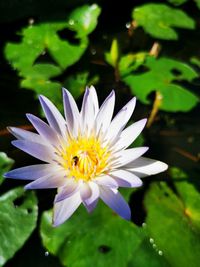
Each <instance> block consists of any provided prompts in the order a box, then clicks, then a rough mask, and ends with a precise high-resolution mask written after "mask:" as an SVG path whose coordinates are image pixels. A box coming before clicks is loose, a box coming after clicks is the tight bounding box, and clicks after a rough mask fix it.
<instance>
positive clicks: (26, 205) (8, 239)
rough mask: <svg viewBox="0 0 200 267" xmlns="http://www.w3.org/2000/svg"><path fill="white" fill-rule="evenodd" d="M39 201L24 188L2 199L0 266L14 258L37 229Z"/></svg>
mask: <svg viewBox="0 0 200 267" xmlns="http://www.w3.org/2000/svg"><path fill="white" fill-rule="evenodd" d="M36 221H37V199H36V197H35V195H34V194H33V192H25V191H24V189H23V188H16V189H13V190H10V191H8V192H7V193H5V194H4V195H2V196H1V197H0V226H1V227H0V240H1V242H0V266H3V265H4V263H5V262H6V261H7V260H8V259H10V258H12V257H13V256H14V254H15V253H16V251H17V250H19V249H20V248H21V247H22V246H23V245H24V243H25V242H26V240H27V239H28V238H29V236H30V235H31V233H32V231H33V230H34V229H35V226H36Z"/></svg>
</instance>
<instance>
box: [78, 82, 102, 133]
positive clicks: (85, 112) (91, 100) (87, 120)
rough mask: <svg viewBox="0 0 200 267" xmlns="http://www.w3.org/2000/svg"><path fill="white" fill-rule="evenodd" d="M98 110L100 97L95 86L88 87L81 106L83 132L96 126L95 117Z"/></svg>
mask: <svg viewBox="0 0 200 267" xmlns="http://www.w3.org/2000/svg"><path fill="white" fill-rule="evenodd" d="M97 111H98V99H97V95H96V91H95V89H94V87H90V88H86V90H85V94H84V97H83V104H82V108H81V122H82V132H84V131H85V130H86V129H87V130H88V131H89V132H90V130H91V129H92V128H93V126H94V121H95V117H96V114H97Z"/></svg>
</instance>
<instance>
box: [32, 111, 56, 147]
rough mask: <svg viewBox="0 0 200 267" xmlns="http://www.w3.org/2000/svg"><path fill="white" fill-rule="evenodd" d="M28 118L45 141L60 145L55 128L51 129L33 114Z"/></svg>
mask: <svg viewBox="0 0 200 267" xmlns="http://www.w3.org/2000/svg"><path fill="white" fill-rule="evenodd" d="M27 118H28V119H29V121H30V122H31V123H32V125H33V126H34V128H35V129H36V130H37V132H38V133H39V134H40V135H41V136H42V137H43V138H44V139H45V140H47V142H49V143H51V144H53V145H58V144H59V139H58V135H57V133H56V132H55V131H54V130H53V128H51V127H49V125H48V124H46V123H45V122H44V121H42V120H41V119H39V118H37V117H36V116H34V115H32V114H27Z"/></svg>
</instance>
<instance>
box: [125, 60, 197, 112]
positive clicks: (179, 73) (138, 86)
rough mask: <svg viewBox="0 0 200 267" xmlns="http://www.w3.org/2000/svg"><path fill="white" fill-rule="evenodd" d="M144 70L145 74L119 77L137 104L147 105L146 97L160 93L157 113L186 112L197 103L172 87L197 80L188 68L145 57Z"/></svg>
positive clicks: (194, 97)
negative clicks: (159, 104) (159, 110)
mask: <svg viewBox="0 0 200 267" xmlns="http://www.w3.org/2000/svg"><path fill="white" fill-rule="evenodd" d="M144 67H145V68H146V71H145V72H144V73H141V74H134V73H132V74H130V75H127V76H122V80H123V81H124V82H125V83H126V84H127V85H129V86H130V88H131V90H132V92H133V94H134V95H136V96H137V97H138V98H139V99H140V101H142V102H143V103H145V104H148V103H150V100H149V99H148V96H149V94H150V93H151V92H155V91H159V92H160V94H161V95H162V103H161V107H160V109H162V110H165V111H172V112H176V111H189V110H190V109H192V108H193V107H194V106H195V105H196V104H197V103H198V101H199V99H198V97H197V96H196V95H194V94H193V93H192V92H190V91H189V90H187V89H186V88H184V87H183V86H181V85H180V84H176V83H175V82H181V81H183V80H186V81H192V80H193V79H194V78H196V77H198V75H197V73H196V72H195V71H194V70H193V69H192V68H191V67H190V66H188V65H187V64H185V63H182V62H179V61H176V60H173V59H169V58H160V59H156V58H154V57H148V58H147V59H146V62H145V63H144Z"/></svg>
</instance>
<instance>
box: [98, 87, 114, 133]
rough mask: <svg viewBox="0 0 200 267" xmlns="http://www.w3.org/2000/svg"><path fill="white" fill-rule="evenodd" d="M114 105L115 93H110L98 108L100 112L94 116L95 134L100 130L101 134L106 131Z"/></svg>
mask: <svg viewBox="0 0 200 267" xmlns="http://www.w3.org/2000/svg"><path fill="white" fill-rule="evenodd" d="M114 105H115V92H114V91H112V92H111V93H110V94H109V96H108V97H107V98H106V99H105V101H104V102H103V104H102V105H101V107H100V110H99V112H98V114H97V116H96V120H95V122H96V132H97V133H98V132H99V130H101V131H102V132H103V133H104V132H105V131H106V130H107V129H108V127H109V125H110V122H111V119H112V116H113V111H114Z"/></svg>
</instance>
